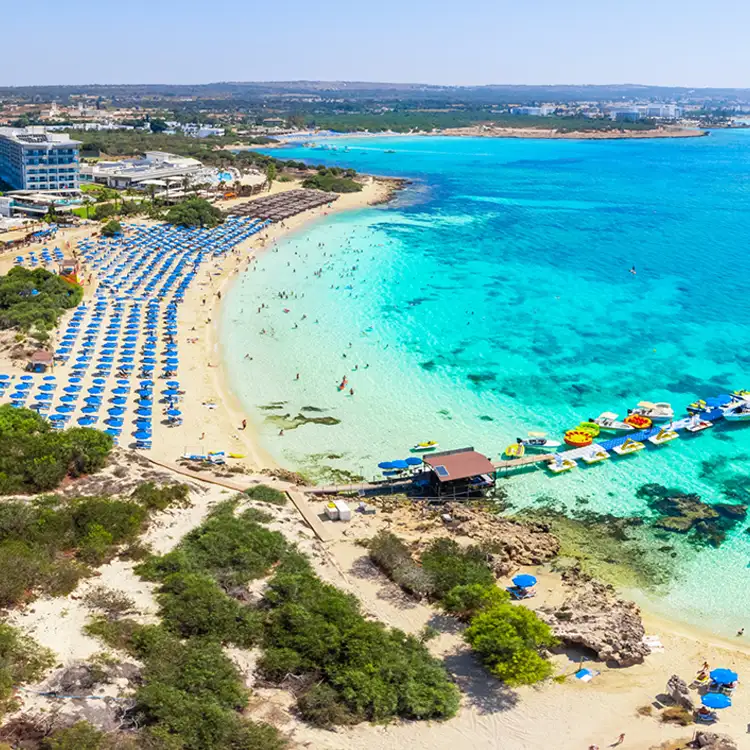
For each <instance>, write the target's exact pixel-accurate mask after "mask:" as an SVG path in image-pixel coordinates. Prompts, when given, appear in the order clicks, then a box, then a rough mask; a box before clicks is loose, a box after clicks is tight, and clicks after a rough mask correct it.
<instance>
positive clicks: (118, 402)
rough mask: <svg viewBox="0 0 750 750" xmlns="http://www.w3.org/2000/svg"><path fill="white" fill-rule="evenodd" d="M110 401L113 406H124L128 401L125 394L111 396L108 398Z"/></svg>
mask: <svg viewBox="0 0 750 750" xmlns="http://www.w3.org/2000/svg"><path fill="white" fill-rule="evenodd" d="M110 401H111V402H112V403H113V404H114V405H115V406H125V404H127V403H128V400H127V399H126V398H125V396H114V397H113V398H111V399H110Z"/></svg>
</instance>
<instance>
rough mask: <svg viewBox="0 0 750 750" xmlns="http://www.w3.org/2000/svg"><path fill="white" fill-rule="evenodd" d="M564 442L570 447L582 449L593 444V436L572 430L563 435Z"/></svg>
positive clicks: (582, 431) (583, 431)
mask: <svg viewBox="0 0 750 750" xmlns="http://www.w3.org/2000/svg"><path fill="white" fill-rule="evenodd" d="M564 440H565V442H566V443H567V444H568V445H572V446H573V447H574V448H584V447H585V446H587V445H591V443H593V442H594V436H593V435H592V434H591V433H590V432H586V431H585V430H579V429H578V428H576V429H574V430H568V431H567V432H566V433H565V437H564Z"/></svg>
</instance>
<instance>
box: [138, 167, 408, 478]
mask: <svg viewBox="0 0 750 750" xmlns="http://www.w3.org/2000/svg"><path fill="white" fill-rule="evenodd" d="M394 184H395V183H394V182H393V181H389V180H380V179H373V178H369V179H368V181H367V182H366V183H365V184H364V187H363V189H362V191H361V192H358V193H346V194H343V195H341V196H339V198H338V199H337V200H335V201H334V202H333V203H332V204H330V207H329V206H322V207H320V208H317V209H313V210H310V211H305V212H304V213H302V214H298V215H297V216H293V217H291V218H290V219H287V220H286V221H284V222H282V223H280V224H272V225H271V226H270V227H268V228H267V229H265V230H264V231H262V232H260V233H259V234H257V235H254V236H253V237H251V238H249V239H248V240H246V241H245V242H244V243H242V244H240V245H238V246H237V247H236V248H235V250H234V251H233V252H232V253H231V254H229V255H227V256H225V257H224V258H221V259H219V260H216V261H211V262H209V263H208V264H207V265H206V267H204V268H202V269H201V271H200V273H199V275H198V276H197V277H196V279H195V281H194V283H193V284H192V285H191V286H190V288H189V290H188V293H187V294H186V296H185V301H184V302H183V303H182V304H181V305H180V306H179V318H178V320H179V332H180V333H179V336H180V345H181V346H180V351H181V352H182V357H183V364H182V366H181V367H180V372H179V376H180V383H181V385H182V388H183V389H184V390H185V392H186V400H185V402H184V403H183V424H182V425H181V426H180V427H172V428H170V427H166V426H165V425H163V424H161V423H159V422H157V421H156V420H155V423H154V440H153V450H151V451H150V452H149V455H150V456H152V457H153V458H156V459H158V460H160V461H165V462H174V461H175V460H176V459H177V458H178V457H179V456H181V455H182V454H183V453H184V452H185V450H190V451H191V452H197V451H199V450H203V451H205V450H211V451H217V450H225V451H227V452H231V453H237V454H242V455H244V456H245V457H246V459H245V461H244V463H245V464H246V465H248V466H250V467H252V469H254V470H258V469H261V468H273V467H274V466H275V464H274V462H273V460H272V459H271V457H270V456H269V455H268V454H267V453H266V452H265V451H264V450H263V448H262V447H261V446H260V444H259V441H258V438H257V434H256V432H255V431H254V429H253V426H252V419H251V416H252V415H250V414H248V413H246V412H245V411H244V410H243V408H242V405H241V404H240V403H239V401H238V399H237V397H236V396H235V394H234V393H233V391H232V389H231V386H230V385H229V381H228V379H227V373H226V372H225V370H224V365H223V362H222V355H221V343H220V318H221V315H220V312H221V311H220V304H221V296H223V295H224V293H225V292H226V291H227V289H228V287H229V284H230V283H231V282H232V281H233V280H234V279H236V278H237V277H238V276H239V275H240V274H241V273H242V272H243V271H245V270H246V269H247V267H248V265H249V264H250V263H251V262H252V261H253V258H255V257H256V256H257V254H258V253H259V252H261V251H262V250H263V249H264V248H267V247H270V246H271V245H272V244H273V243H274V242H276V241H278V240H279V239H281V238H282V237H284V236H286V235H288V234H290V233H292V232H295V231H297V230H299V229H301V228H302V227H303V226H305V225H306V224H308V223H309V222H311V221H315V220H317V219H322V218H324V217H326V216H329V215H331V214H334V213H338V212H340V211H349V210H354V209H358V208H364V207H365V206H368V205H374V204H377V203H383V202H384V201H386V200H388V198H389V196H390V195H391V193H392V192H393V189H394ZM299 186H300V183H299V182H298V181H293V182H276V183H274V185H273V189H272V191H271V193H272V194H273V193H278V192H283V191H286V190H292V189H295V188H298V187H299ZM246 202H247V199H236V200H230V201H225V202H222V203H221V204H219V205H220V207H221V208H222V210H224V211H231V208H232V206H235V205H240V204H243V203H246ZM204 301H205V302H204ZM187 339H197V342H196V343H192V344H191V343H188V342H187ZM191 354H192V355H193V356H190V355H191ZM204 404H210V405H212V406H204ZM243 420H247V427H246V428H245V429H241V426H242V421H243Z"/></svg>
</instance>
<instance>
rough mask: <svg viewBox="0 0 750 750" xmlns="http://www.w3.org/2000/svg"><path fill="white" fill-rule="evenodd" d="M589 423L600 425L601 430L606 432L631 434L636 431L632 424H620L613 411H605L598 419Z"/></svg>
mask: <svg viewBox="0 0 750 750" xmlns="http://www.w3.org/2000/svg"><path fill="white" fill-rule="evenodd" d="M589 421H590V422H593V423H594V424H598V425H599V428H600V429H602V430H604V431H605V432H631V431H632V430H634V429H635V427H633V425H632V424H628V423H627V422H620V421H619V420H618V419H617V414H615V413H614V412H613V411H604V412H602V413H601V414H600V415H599V416H598V417H597V418H596V419H590V420H589Z"/></svg>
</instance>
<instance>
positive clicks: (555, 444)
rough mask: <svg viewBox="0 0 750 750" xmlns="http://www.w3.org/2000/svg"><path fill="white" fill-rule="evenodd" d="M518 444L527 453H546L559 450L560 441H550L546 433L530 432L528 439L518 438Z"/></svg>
mask: <svg viewBox="0 0 750 750" xmlns="http://www.w3.org/2000/svg"><path fill="white" fill-rule="evenodd" d="M516 442H517V443H518V444H519V445H522V446H523V447H524V448H525V449H526V450H527V451H546V450H555V449H557V448H559V447H560V446H561V445H562V443H561V442H560V441H559V440H550V439H549V438H548V437H547V435H546V433H544V432H530V433H529V436H528V437H527V438H516Z"/></svg>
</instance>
